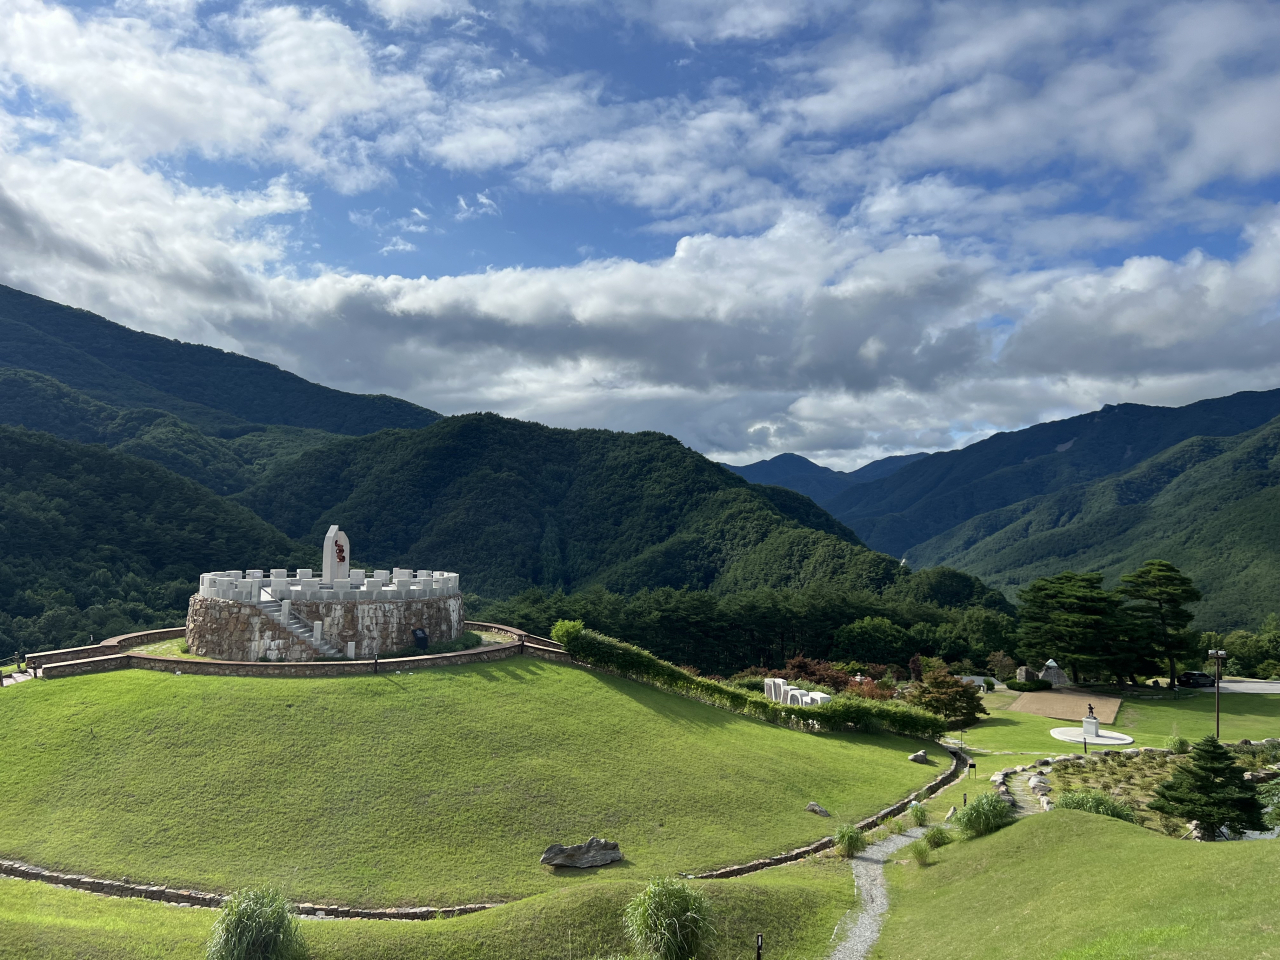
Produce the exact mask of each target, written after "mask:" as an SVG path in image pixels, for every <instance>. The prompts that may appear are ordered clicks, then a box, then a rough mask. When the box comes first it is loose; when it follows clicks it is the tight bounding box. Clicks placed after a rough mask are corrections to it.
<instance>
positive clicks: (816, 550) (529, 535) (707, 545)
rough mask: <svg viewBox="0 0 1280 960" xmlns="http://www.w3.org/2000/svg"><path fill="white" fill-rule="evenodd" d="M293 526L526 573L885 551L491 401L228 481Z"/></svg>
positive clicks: (644, 584) (862, 582)
mask: <svg viewBox="0 0 1280 960" xmlns="http://www.w3.org/2000/svg"><path fill="white" fill-rule="evenodd" d="M238 499H240V501H241V502H242V503H244V504H246V505H247V506H249V507H251V508H252V509H253V510H254V511H255V512H256V513H258V514H259V516H262V517H263V518H265V519H267V520H268V521H270V522H271V523H273V524H275V525H276V526H277V527H279V528H280V529H281V530H284V531H285V532H286V533H288V534H289V535H290V536H293V537H297V538H299V539H301V540H304V541H307V542H313V543H319V541H320V539H321V537H322V536H323V533H324V531H325V529H327V528H328V526H329V524H331V523H340V524H342V527H343V529H344V530H345V531H347V532H348V533H349V534H350V535H351V539H352V542H353V543H354V544H355V545H356V550H357V552H358V553H359V554H360V555H361V556H363V557H374V558H378V560H379V561H381V562H387V563H396V564H400V565H403V566H413V567H433V568H437V569H450V570H458V571H461V572H463V573H464V574H465V575H466V577H467V580H466V585H467V589H468V590H474V591H476V592H478V593H481V594H484V595H487V596H503V595H509V594H513V593H517V592H519V591H521V590H525V589H528V588H529V587H533V586H549V587H551V588H553V589H554V588H556V587H563V588H564V589H566V590H572V589H577V588H579V587H583V586H587V585H591V584H598V585H601V586H605V587H607V588H609V589H613V590H617V591H620V592H623V593H632V592H635V591H636V590H639V589H642V588H656V587H665V586H672V587H683V586H690V587H694V588H708V587H711V588H716V589H720V590H733V589H742V588H747V587H756V586H777V587H791V586H802V585H804V584H806V583H810V582H815V581H823V582H829V583H831V584H833V585H843V586H848V587H856V588H871V589H880V588H882V587H883V586H885V585H886V584H888V583H891V582H892V581H893V579H894V578H895V577H896V576H897V572H898V571H897V567H898V564H897V562H896V561H894V560H893V559H892V558H889V557H886V556H884V555H881V554H876V553H873V552H871V551H869V550H867V549H865V548H864V547H863V546H862V544H861V543H860V542H859V541H858V538H857V537H856V536H855V535H854V534H853V532H852V531H851V530H848V529H847V528H845V527H843V526H842V525H841V524H839V523H837V522H835V521H834V520H832V518H831V517H830V516H829V515H828V514H826V513H825V512H824V511H822V510H820V509H819V508H817V507H816V506H815V505H814V504H813V502H812V501H810V500H808V499H807V498H805V497H802V496H800V495H798V494H795V493H793V492H791V491H788V490H784V489H782V488H780V487H755V486H752V485H750V484H748V483H747V482H746V481H745V480H743V479H742V478H741V477H739V476H737V475H736V474H734V473H731V472H730V471H728V470H726V469H724V468H723V467H720V466H719V465H717V464H714V463H712V462H711V461H709V460H707V459H706V458H705V457H703V456H701V455H700V454H698V453H696V452H694V451H692V450H690V449H688V448H687V447H685V446H684V445H682V444H681V443H680V442H679V441H677V440H676V439H674V438H673V437H669V436H665V435H663V434H659V433H651V432H645V433H615V432H612V431H607V430H558V429H553V428H551V427H544V426H542V425H540V424H536V423H525V422H522V421H519V420H509V419H505V418H502V417H499V416H496V415H494V414H473V415H468V416H462V417H450V418H447V419H445V420H441V421H440V422H438V423H435V424H433V425H431V426H430V427H427V428H425V429H422V430H416V431H384V432H382V433H378V434H374V435H371V436H367V437H355V438H350V439H343V440H338V441H334V442H332V443H330V444H327V445H326V446H324V447H321V448H318V449H315V450H310V451H307V452H304V453H302V454H300V455H299V456H297V457H296V458H294V459H292V460H290V461H288V462H284V463H278V464H276V465H275V466H274V467H272V468H271V469H270V470H269V471H268V472H267V473H266V475H265V476H264V477H263V478H262V480H260V481H259V482H258V483H257V484H255V485H254V486H253V487H251V488H250V489H249V490H247V491H245V492H244V493H243V494H240V495H238Z"/></svg>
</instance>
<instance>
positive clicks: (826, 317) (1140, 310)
mask: <svg viewBox="0 0 1280 960" xmlns="http://www.w3.org/2000/svg"><path fill="white" fill-rule="evenodd" d="M368 10H369V13H366V14H363V17H364V19H361V18H360V16H357V13H359V11H354V8H352V9H347V8H334V7H324V8H307V7H303V6H299V5H291V4H277V5H273V4H269V3H267V4H261V3H254V4H248V3H246V4H243V5H236V4H232V5H231V6H229V7H226V8H221V9H220V11H219V12H217V13H213V12H208V13H206V12H205V11H204V10H203V8H202V7H201V6H200V5H198V4H193V3H188V2H186V0H127V2H122V3H119V4H114V5H106V4H103V5H99V6H95V5H92V4H89V5H87V6H82V7H77V8H74V9H73V8H71V7H69V6H64V5H61V4H59V3H56V2H53V0H13V2H11V3H9V4H7V5H6V6H5V9H4V11H3V12H0V244H3V249H4V250H5V253H6V256H5V258H4V259H3V261H2V262H0V278H3V279H4V281H5V282H7V283H11V284H13V285H16V286H20V287H23V288H25V289H29V290H32V291H33V292H37V293H41V294H43V295H46V296H50V297H53V298H55V299H59V300H63V301H65V302H71V303H74V304H76V305H78V306H86V307H89V308H92V309H96V310H98V311H100V312H102V313H104V314H106V315H108V316H111V317H113V318H115V319H119V320H121V321H124V322H127V323H131V324H134V325H138V326H142V327H146V328H148V329H153V330H156V331H158V332H163V333H165V334H166V335H170V336H185V337H188V338H192V339H199V340H203V341H205V342H211V343H216V344H217V345H219V346H226V347H229V348H234V349H240V350H244V351H246V352H249V353H251V354H254V355H256V356H261V357H264V358H266V359H270V360H272V361H273V362H278V363H281V364H283V365H285V366H287V367H288V368H290V369H293V370H296V371H297V372H299V373H301V374H303V375H304V376H309V377H313V378H316V379H319V380H322V381H323V382H326V383H331V384H334V385H336V386H340V387H344V388H348V389H357V390H365V391H391V392H394V393H399V394H401V395H404V396H408V397H410V398H411V399H415V400H417V401H419V402H422V403H425V404H427V405H429V406H433V407H435V408H437V409H442V410H445V411H448V412H459V411H465V410H471V409H477V408H481V409H497V410H500V411H503V412H506V413H510V414H513V415H520V416H526V417H531V418H535V419H540V420H544V421H547V422H552V423H556V424H563V425H575V426H576V425H599V426H611V427H617V428H624V429H641V428H657V429H664V430H668V431H670V432H674V433H676V434H677V435H678V436H680V437H681V438H682V439H684V440H685V441H686V442H689V443H691V444H693V445H694V446H696V447H698V448H699V449H702V450H705V451H707V452H709V453H712V454H715V455H717V456H721V457H726V458H734V459H736V460H742V459H750V458H753V457H755V456H766V455H772V454H773V453H776V452H779V451H781V450H787V449H789V450H795V451H797V452H801V453H805V454H808V455H812V456H815V457H817V458H819V459H821V460H823V462H828V463H830V464H832V465H833V466H840V467H845V468H848V467H851V466H856V465H857V464H858V463H860V462H863V461H865V460H866V459H869V458H872V457H875V456H880V455H886V454H891V453H897V452H902V451H905V450H912V449H938V448H945V447H948V446H954V445H956V444H960V443H964V442H968V441H971V440H973V439H975V438H978V437H981V436H985V435H988V434H989V433H991V432H993V431H995V430H1000V429H1008V428H1012V427H1017V426H1020V425H1023V424H1025V423H1028V422H1031V421H1034V420H1037V419H1042V418H1045V417H1053V416H1065V415H1070V414H1071V413H1074V412H1078V411H1080V410H1083V409H1088V408H1090V407H1092V406H1096V405H1098V404H1100V403H1103V402H1115V401H1117V400H1146V401H1150V402H1166V403H1168V402H1186V401H1189V400H1193V399H1197V398H1199V397H1202V396H1208V395H1212V394H1214V393H1224V392H1230V391H1231V390H1234V389H1240V388H1243V387H1270V386H1275V385H1277V373H1280V371H1278V370H1277V366H1278V364H1280V341H1278V340H1277V330H1280V327H1278V326H1277V324H1276V319H1277V305H1278V304H1280V280H1277V278H1278V277H1280V269H1278V268H1280V212H1278V211H1277V207H1276V201H1277V199H1280V198H1278V197H1277V196H1276V195H1275V192H1274V189H1273V188H1274V183H1275V179H1276V176H1277V174H1280V132H1278V131H1280V127H1277V125H1276V124H1275V123H1274V106H1273V105H1274V104H1275V103H1277V102H1280V62H1278V61H1277V58H1276V57H1275V55H1274V50H1275V49H1277V48H1278V46H1280V12H1277V10H1276V9H1274V8H1273V7H1270V6H1267V5H1259V4H1250V3H1231V2H1200V3H1187V4H1179V5H1172V6H1170V5H1161V4H1154V3H1145V2H1138V0H1127V2H1123V3H1114V4H1103V3H1091V2H1085V3H1082V4H1079V5H1077V6H1075V7H1073V8H1071V9H1069V10H1068V9H1066V8H1062V7H1060V6H1056V5H1049V4H1043V5H1041V4H1029V5H1028V4H994V5H992V4H974V3H968V2H957V3H954V4H946V5H915V4H903V5H885V4H873V3H865V4H853V5H849V4H831V3H827V2H825V0H794V2H782V0H749V2H746V3H741V2H739V3H729V2H727V0H693V2H682V3H679V4H674V3H670V2H668V0H629V2H626V3H623V4H621V5H614V6H610V7H608V8H604V7H598V6H595V5H588V4H579V3H576V2H572V0H542V2H539V3H531V2H530V3H515V2H510V3H490V4H485V3H480V2H474V3H462V2H454V0H370V3H369V6H368ZM592 29H594V30H597V33H596V34H592V35H591V36H592V37H594V38H597V39H592V40H590V41H582V40H581V38H582V37H583V36H585V35H586V31H589V30H592ZM628 31H631V32H630V33H629V32H628ZM636 36H640V37H641V39H636ZM598 38H604V39H598ZM619 38H621V39H619ZM597 40H598V42H601V43H606V42H607V43H616V44H618V45H619V46H618V48H617V51H615V52H617V53H618V56H617V57H616V59H617V60H618V63H619V65H618V67H617V69H616V71H615V70H612V69H611V67H610V66H609V63H610V57H609V56H607V55H605V56H602V55H600V54H599V52H598V51H596V50H584V49H581V48H580V47H577V46H575V44H581V43H583V42H588V43H596V42H597ZM623 54H625V56H624V55H623ZM627 57H631V58H633V59H634V60H635V61H636V62H637V63H639V68H638V69H631V68H628V67H627V65H626V59H627ZM677 59H679V60H680V61H681V62H682V63H683V64H684V66H682V67H680V68H678V69H679V70H681V71H685V70H688V71H690V72H689V74H688V76H690V77H695V78H696V79H691V80H690V81H688V82H684V81H683V80H681V79H680V77H683V76H684V75H685V74H683V73H682V74H680V75H679V76H676V75H674V74H673V73H672V71H673V70H675V69H677V68H675V67H673V66H672V64H673V63H674V62H675V61H676V60H677ZM633 66H634V65H633ZM197 160H198V162H196V161H197ZM192 170H195V171H197V174H195V175H193V174H192V173H191V171H192ZM320 194H324V195H325V196H326V197H330V196H332V195H334V194H338V195H342V196H344V197H346V198H348V199H345V200H342V201H341V204H342V209H343V211H344V213H342V214H340V215H339V219H340V220H341V224H340V226H338V227H332V226H330V227H327V228H322V227H319V226H317V224H318V223H320V219H319V218H318V217H317V216H316V207H317V203H316V202H315V200H316V198H317V196H318V195H320ZM428 197H434V198H435V200H436V206H435V208H434V209H433V208H432V207H431V206H430V202H429V200H428ZM454 198H456V201H455V199H454ZM499 198H500V199H501V204H499V202H498V199H499ZM531 204H533V205H538V210H539V214H538V216H537V217H535V218H532V221H531V220H530V218H529V216H528V214H527V213H526V212H523V211H527V209H529V205H531ZM584 210H586V211H591V212H592V216H595V217H597V219H606V218H608V217H609V216H612V213H611V211H614V210H620V211H623V212H624V213H625V216H618V217H617V220H618V223H619V226H617V227H615V228H614V229H612V230H601V229H598V228H593V229H596V233H595V234H594V235H591V236H585V237H583V238H582V239H578V238H577V237H576V236H574V237H571V238H570V241H569V242H568V244H567V246H566V249H568V250H580V251H585V252H583V253H580V254H577V255H574V256H573V257H572V259H569V258H565V259H563V261H562V262H560V263H558V264H552V265H547V266H539V267H528V266H523V265H522V264H521V262H520V260H519V258H518V257H513V258H510V259H509V260H508V261H506V262H497V263H495V264H494V265H493V266H492V267H490V268H488V269H487V270H485V271H484V272H480V273H466V274H452V275H451V274H449V273H447V272H443V273H442V272H440V271H438V270H437V271H433V272H432V273H431V274H430V275H429V276H399V275H383V273H382V270H383V269H384V265H385V267H392V266H397V267H399V268H400V270H402V271H403V270H405V269H406V268H405V266H404V265H405V264H410V263H414V264H416V263H418V262H419V261H421V262H425V263H430V254H431V250H432V249H434V248H431V247H430V244H431V243H433V242H435V241H436V238H439V237H443V238H445V240H446V242H450V243H452V242H454V240H455V239H456V238H457V237H458V236H461V235H462V232H463V231H466V232H467V233H466V234H465V235H466V236H467V237H468V240H467V243H468V244H472V243H474V244H483V243H485V242H486V241H492V242H494V243H497V242H498V241H499V240H501V239H502V238H503V237H506V236H508V235H510V234H514V233H518V232H520V231H524V232H526V233H527V234H531V235H532V242H533V243H534V244H535V245H536V244H537V242H538V239H539V236H538V231H541V230H544V229H547V228H548V227H550V228H553V229H552V230H551V232H554V231H562V232H565V233H566V234H569V233H573V232H574V231H575V230H579V229H582V230H585V229H587V228H586V227H583V226H581V224H580V223H579V218H582V211H584ZM531 223H532V225H530V224H531ZM581 223H588V219H586V218H583V219H581ZM623 224H625V226H624V225H623ZM326 229H327V230H329V231H330V232H329V233H327V234H326V233H325V232H324V230H326ZM304 234H305V235H306V237H307V243H305V244H304V243H303V242H302V237H303V235H304ZM348 234H350V235H351V236H355V237H357V238H359V242H360V243H362V244H363V245H364V248H365V249H367V250H368V252H369V254H370V255H371V256H372V258H373V259H372V260H371V261H364V262H363V265H362V266H361V267H359V268H356V267H352V266H350V265H344V266H341V267H337V266H333V265H331V264H332V263H333V262H334V261H335V260H338V259H340V258H339V256H338V255H337V253H335V251H337V250H341V249H345V247H346V246H347V244H348V242H349V240H350V237H349V236H348ZM654 237H659V238H666V239H665V240H661V241H660V246H659V247H658V248H656V249H659V250H660V251H661V252H659V253H657V254H655V253H653V252H652V251H653V250H654V249H655V248H654V247H653V246H652V244H653V238H654ZM635 238H645V239H643V240H637V239H635ZM1224 238H1225V239H1224ZM1236 240H1238V242H1236V243H1234V244H1233V241H1236ZM663 244H665V246H662V245H663ZM642 248H643V249H645V250H646V251H647V252H645V253H639V252H638V251H639V250H641V249H642ZM596 249H611V250H616V249H621V250H623V251H624V252H621V253H617V254H616V255H611V256H607V257H606V256H601V257H596V256H592V255H590V251H592V250H596ZM409 253H412V254H414V256H413V257H407V256H404V255H405V254H409ZM379 254H380V255H381V256H379ZM580 257H586V259H579V258H580Z"/></svg>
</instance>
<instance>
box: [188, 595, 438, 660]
mask: <svg viewBox="0 0 1280 960" xmlns="http://www.w3.org/2000/svg"><path fill="white" fill-rule="evenodd" d="M291 607H292V610H293V613H295V614H296V615H297V616H298V617H300V618H301V619H302V620H303V621H304V622H305V623H307V624H312V623H315V622H316V621H321V622H322V623H323V624H324V627H323V639H324V642H325V643H326V644H327V645H329V646H331V647H336V648H337V649H338V650H339V651H343V652H345V651H346V649H347V644H348V643H354V644H355V645H356V649H355V656H356V659H357V660H372V659H373V657H374V656H375V655H377V654H382V655H385V654H391V653H399V652H400V651H402V650H405V649H407V648H409V647H411V646H412V645H413V635H412V633H411V631H412V630H414V629H415V628H422V629H425V630H426V631H427V633H428V635H429V636H430V637H431V639H432V640H433V641H449V640H453V639H456V638H457V636H458V634H459V633H461V632H462V624H463V609H462V597H461V595H459V594H454V595H452V596H444V597H428V598H423V599H415V600H294V601H292V602H291ZM187 645H188V646H189V647H190V648H191V652H192V653H194V654H196V655H198V656H201V657H214V658H216V659H218V660H259V659H261V658H262V657H268V658H269V659H272V660H285V661H301V660H314V659H315V658H316V657H317V656H319V655H320V651H319V650H317V649H316V648H315V647H313V646H312V645H311V644H310V643H309V642H308V641H307V640H305V639H304V638H302V637H299V636H296V635H295V634H292V633H290V632H289V631H288V630H286V629H285V628H284V626H283V625H282V624H281V623H280V622H279V621H278V620H276V619H274V618H273V617H271V616H269V615H268V614H267V612H266V611H265V610H263V609H262V608H261V607H259V606H257V605H255V604H253V603H249V602H247V601H243V600H224V599H221V598H218V597H204V596H201V595H199V594H196V595H195V596H193V597H192V598H191V602H190V604H189V605H188V608H187Z"/></svg>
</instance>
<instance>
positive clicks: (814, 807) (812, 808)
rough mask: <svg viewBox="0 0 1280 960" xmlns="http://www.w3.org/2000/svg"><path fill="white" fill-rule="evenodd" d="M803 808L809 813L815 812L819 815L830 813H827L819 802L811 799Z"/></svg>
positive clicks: (824, 815) (823, 815)
mask: <svg viewBox="0 0 1280 960" xmlns="http://www.w3.org/2000/svg"><path fill="white" fill-rule="evenodd" d="M805 809H806V810H808V811H809V812H810V813H816V814H817V815H818V816H820V817H829V816H831V814H829V813H827V811H826V810H824V809H823V807H822V805H821V804H818V803H814V802H812V801H810V803H809V805H808V806H807V807H805Z"/></svg>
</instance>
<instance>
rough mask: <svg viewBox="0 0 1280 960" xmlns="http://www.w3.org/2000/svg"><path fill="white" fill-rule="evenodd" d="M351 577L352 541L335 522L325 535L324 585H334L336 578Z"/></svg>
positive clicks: (322, 576) (321, 577)
mask: <svg viewBox="0 0 1280 960" xmlns="http://www.w3.org/2000/svg"><path fill="white" fill-rule="evenodd" d="M350 578H351V541H350V540H348V539H347V535H346V534H345V533H343V532H342V531H341V530H339V529H338V525H337V524H336V523H335V524H334V525H333V526H331V527H330V528H329V532H328V533H326V534H325V536H324V564H323V568H322V569H321V571H320V583H321V585H322V586H326V587H332V586H333V582H334V581H335V580H350Z"/></svg>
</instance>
